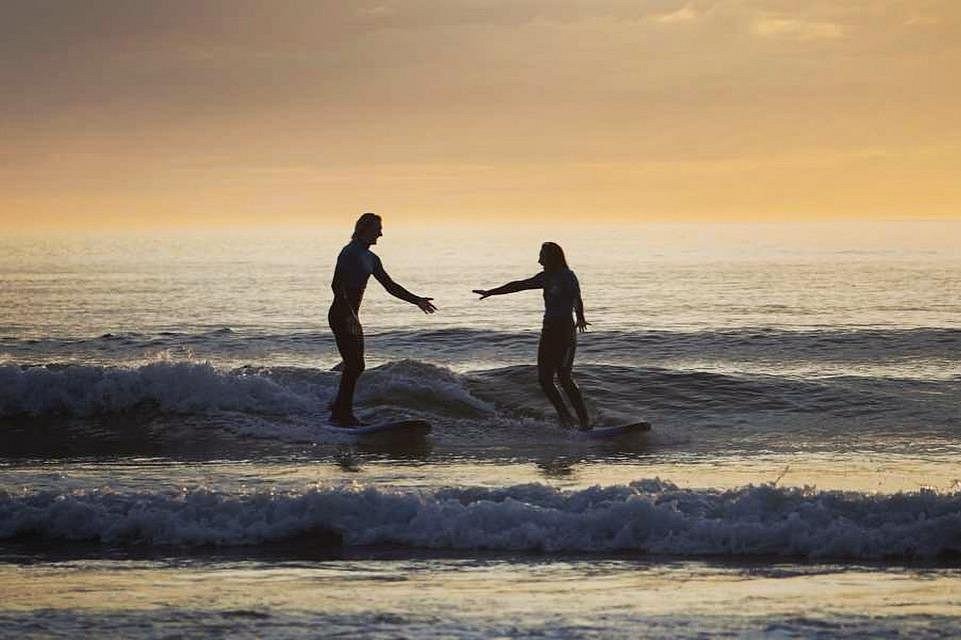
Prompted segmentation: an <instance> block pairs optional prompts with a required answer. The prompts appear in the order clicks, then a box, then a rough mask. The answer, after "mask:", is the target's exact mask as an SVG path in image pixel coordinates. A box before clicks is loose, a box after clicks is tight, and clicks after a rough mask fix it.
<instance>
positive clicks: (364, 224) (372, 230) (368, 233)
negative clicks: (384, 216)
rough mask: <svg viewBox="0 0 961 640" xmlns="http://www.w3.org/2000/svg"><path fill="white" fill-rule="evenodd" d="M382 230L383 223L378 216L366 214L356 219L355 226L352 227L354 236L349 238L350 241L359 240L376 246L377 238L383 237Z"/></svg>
mask: <svg viewBox="0 0 961 640" xmlns="http://www.w3.org/2000/svg"><path fill="white" fill-rule="evenodd" d="M382 229H383V223H382V222H381V219H380V216H379V215H377V214H376V213H370V212H368V213H365V214H363V215H361V216H360V217H359V218H357V224H355V225H354V235H352V236H351V239H352V240H359V241H361V242H363V243H365V244H368V245H372V244H377V238H379V237H381V236H382V235H383V233H382V232H381V230H382Z"/></svg>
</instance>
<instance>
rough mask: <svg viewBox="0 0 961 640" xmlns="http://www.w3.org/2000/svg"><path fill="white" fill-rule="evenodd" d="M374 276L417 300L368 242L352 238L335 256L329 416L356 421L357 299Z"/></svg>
mask: <svg viewBox="0 0 961 640" xmlns="http://www.w3.org/2000/svg"><path fill="white" fill-rule="evenodd" d="M370 276H374V277H375V278H376V279H377V281H378V282H380V283H381V284H382V285H383V286H384V289H386V290H387V292H388V293H390V294H391V295H393V296H395V297H397V298H400V299H401V300H405V301H407V302H410V303H412V304H417V302H418V300H420V298H418V297H417V296H415V295H414V294H412V293H411V292H410V291H408V290H407V289H405V288H404V287H402V286H400V285H399V284H397V283H396V282H394V281H393V280H391V279H390V276H388V275H387V272H386V271H384V267H383V265H382V264H381V261H380V258H378V257H377V255H376V254H375V253H374V252H373V251H371V250H370V248H369V246H368V245H367V244H365V243H363V242H361V241H359V240H352V241H351V242H350V243H349V244H348V245H347V246H345V247H344V248H343V249H341V251H340V255H338V256H337V267H336V268H335V269H334V278H333V281H332V282H331V283H330V287H331V289H333V291H334V300H333V302H332V303H331V305H330V310H329V311H328V312H327V321H328V322H329V323H330V329H331V331H333V332H334V339H335V340H336V342H337V350H338V351H339V352H340V357H341V359H342V360H343V367H342V369H341V376H340V385H339V387H338V389H337V397H336V398H335V399H334V402H333V404H332V405H331V416H332V417H333V418H335V419H337V420H338V421H341V422H346V423H350V422H356V418H354V415H353V404H354V389H355V388H356V386H357V379H358V378H359V377H360V374H361V373H363V372H364V368H365V364H364V329H363V327H362V326H361V324H360V318H359V314H360V303H361V302H362V301H363V299H364V290H365V289H366V288H367V281H368V280H369V279H370Z"/></svg>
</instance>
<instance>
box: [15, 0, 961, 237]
mask: <svg viewBox="0 0 961 640" xmlns="http://www.w3.org/2000/svg"><path fill="white" fill-rule="evenodd" d="M0 36H2V37H0V80H2V84H3V86H4V99H3V100H2V101H0V136H2V140H3V145H2V147H0V223H3V224H4V225H5V226H6V228H49V227H53V228H56V227H61V228H71V227H81V228H82V227H87V228H90V227H99V226H101V225H104V224H108V225H117V226H140V225H161V226H166V225H180V224H203V225H210V224H213V225H218V224H238V223H243V224H264V223H270V224H277V223H281V224H283V223H296V224H302V223H313V222H327V221H331V220H344V219H353V217H354V216H355V215H356V213H358V212H360V211H363V210H368V209H372V210H376V211H380V212H383V213H385V214H387V215H389V216H391V219H392V220H394V221H408V222H419V221H430V220H432V219H436V218H437V217H439V216H443V217H445V218H448V219H450V218H453V219H463V220H465V221H473V220H479V219H494V220H496V219H505V220H511V219H517V218H518V217H523V218H540V217H548V216H563V217H567V218H575V217H576V218H578V219H584V218H585V217H588V216H593V217H596V218H607V219H631V220H646V219H651V220H665V219H668V220H701V219H709V220H728V219H739V220H740V219H765V220H772V219H807V218H812V217H818V218H832V217H868V218H936V217H942V218H959V217H961V82H959V81H958V78H959V77H961V3H959V2H957V1H956V0H843V1H827V0H808V1H806V2H796V1H793V0H792V1H787V0H765V1H761V0H704V1H697V0H693V1H683V0H648V1H643V0H634V1H627V0H610V1H605V0H487V1H483V0H438V1H436V2H425V1H420V0H383V1H380V2H363V1H359V2H325V1H322V0H284V1H282V2H266V1H254V0H221V1H217V2H212V1H209V0H196V1H190V2H187V1H184V2H172V3H167V2H153V1H148V0H124V1H113V0H110V1H99V2H98V1H96V0H90V2H68V1H66V0H64V1H56V0H11V1H9V2H5V3H4V8H3V9H2V20H0Z"/></svg>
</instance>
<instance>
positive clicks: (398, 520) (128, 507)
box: [0, 479, 961, 559]
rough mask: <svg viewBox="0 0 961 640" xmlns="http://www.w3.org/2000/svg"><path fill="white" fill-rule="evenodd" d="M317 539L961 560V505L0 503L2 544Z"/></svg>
mask: <svg viewBox="0 0 961 640" xmlns="http://www.w3.org/2000/svg"><path fill="white" fill-rule="evenodd" d="M318 532H327V533H328V534H330V535H325V536H321V535H319V534H318ZM312 536H317V542H316V544H317V545H318V546H319V545H322V544H329V543H330V540H331V536H333V537H334V538H337V537H339V538H340V539H341V540H342V544H344V545H345V546H349V547H357V546H370V545H373V546H377V545H392V546H403V547H408V548H413V549H417V548H420V549H459V550H496V551H532V552H533V551H536V552H546V553H560V552H588V553H612V552H634V553H642V554H667V555H677V556H703V555H708V556H733V557H760V556H783V557H804V558H839V559H840V558H847V559H916V558H927V559H931V558H937V557H943V556H955V555H957V554H959V553H961V494H959V493H952V494H939V493H934V492H928V491H922V492H915V493H903V494H894V495H871V494H861V493H849V492H837V491H817V490H814V489H810V488H808V489H797V488H779V487H774V486H771V485H762V486H748V487H742V488H739V489H734V490H726V491H724V490H710V489H698V490H695V489H681V488H678V487H677V486H675V485H673V484H671V483H668V482H664V481H661V480H657V479H653V480H639V481H635V482H632V483H630V484H629V485H617V486H608V487H591V488H588V489H583V490H577V491H564V490H559V489H555V488H553V487H550V486H546V485H542V484H527V485H518V486H513V487H506V488H501V489H490V488H482V487H469V488H448V489H440V490H435V491H421V492H418V491H394V490H385V489H375V488H364V489H354V488H350V487H347V488H324V489H320V488H315V489H310V490H306V491H302V492H290V493H273V492H260V493H246V494H228V493H221V492H217V491H211V490H208V489H192V490H186V489H185V490H182V491H179V492H170V493H115V492H112V491H109V490H85V491H79V490H78V491H72V492H36V493H21V494H14V493H5V494H0V539H11V538H19V539H23V538H33V539H46V540H87V541H95V542H101V543H109V544H147V545H187V546H193V545H213V546H233V545H259V544H263V543H268V542H281V541H285V540H292V539H298V540H299V541H302V540H304V539H305V538H306V539H308V540H309V539H311V537H312ZM308 544H309V542H308Z"/></svg>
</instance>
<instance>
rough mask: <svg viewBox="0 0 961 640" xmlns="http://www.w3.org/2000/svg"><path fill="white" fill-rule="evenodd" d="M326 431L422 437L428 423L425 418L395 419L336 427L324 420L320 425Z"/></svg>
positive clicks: (356, 435)
mask: <svg viewBox="0 0 961 640" xmlns="http://www.w3.org/2000/svg"><path fill="white" fill-rule="evenodd" d="M321 429H323V430H324V431H325V432H327V433H336V434H338V435H346V436H353V437H355V438H372V437H379V436H390V437H391V438H423V437H424V436H426V435H427V434H428V433H430V423H429V422H427V421H426V420H395V421H393V422H379V423H377V424H365V425H363V426H360V427H338V426H337V425H333V424H330V423H329V422H325V423H323V424H322V425H321Z"/></svg>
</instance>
